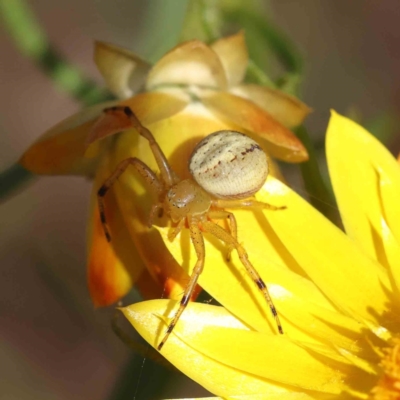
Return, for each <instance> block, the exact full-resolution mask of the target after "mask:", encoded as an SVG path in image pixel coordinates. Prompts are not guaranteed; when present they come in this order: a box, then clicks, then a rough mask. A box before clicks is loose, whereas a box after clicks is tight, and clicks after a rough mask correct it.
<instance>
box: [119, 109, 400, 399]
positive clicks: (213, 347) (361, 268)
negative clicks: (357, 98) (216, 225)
mask: <svg viewBox="0 0 400 400" xmlns="http://www.w3.org/2000/svg"><path fill="white" fill-rule="evenodd" d="M327 158H328V166H329V172H330V176H331V180H332V184H333V187H334V191H335V194H336V198H337V201H338V205H339V209H340V213H341V216H342V220H343V224H344V227H345V230H346V234H345V233H343V232H342V231H341V230H340V229H339V228H337V227H336V226H334V225H332V224H331V223H330V222H329V221H328V220H327V219H326V218H325V217H323V216H322V215H321V214H319V213H318V212H317V211H316V210H315V209H313V208H312V207H311V206H310V205H309V204H308V203H307V202H306V201H305V200H303V199H302V198H301V197H299V196H298V195H297V194H296V193H294V192H293V191H292V190H291V189H289V188H288V187H286V186H285V185H284V184H283V183H281V182H280V181H278V180H276V179H274V178H270V179H268V180H267V182H266V184H265V186H264V187H263V189H262V190H261V191H260V192H259V193H258V194H257V198H258V199H259V200H262V201H266V202H268V203H272V204H277V205H286V206H287V209H286V210H283V211H279V212H274V211H265V212H264V213H257V214H255V213H251V212H249V211H240V212H237V213H236V211H235V215H236V216H237V220H238V226H239V227H241V229H240V230H239V240H242V241H243V242H244V246H245V247H246V249H247V250H248V253H249V256H250V259H251V260H252V261H253V263H254V265H255V267H256V268H257V269H258V271H259V272H260V274H261V276H262V277H263V279H264V280H265V282H266V284H267V285H268V287H269V290H270V292H271V295H272V297H273V300H274V302H275V305H276V307H277V309H278V313H279V314H280V316H281V321H282V326H283V329H284V331H285V334H284V335H283V336H282V335H278V334H276V327H275V326H274V321H273V319H272V317H271V316H270V315H269V312H268V309H266V306H265V304H264V301H263V298H262V296H260V293H259V292H258V290H257V288H255V287H254V286H255V285H253V284H252V282H251V280H250V279H248V277H247V276H246V274H245V272H244V271H242V268H240V264H239V263H238V260H237V259H234V261H233V265H226V263H225V262H224V261H223V253H221V248H220V247H219V246H218V244H217V243H215V242H213V241H210V242H208V243H207V249H206V252H207V257H206V258H207V259H206V265H205V268H204V272H203V274H202V275H201V277H200V280H199V281H200V284H201V286H202V287H204V288H205V290H207V292H208V293H210V295H211V296H213V297H214V298H215V299H216V300H218V302H220V303H221V304H222V305H223V307H217V306H211V305H207V304H199V303H191V304H189V305H188V307H187V309H186V311H185V312H184V313H183V315H182V317H181V319H180V321H179V323H178V324H177V326H176V327H175V329H174V331H173V333H172V335H171V337H170V338H169V340H168V342H167V343H166V344H165V346H164V347H163V349H162V354H163V355H164V356H165V357H166V358H167V359H168V360H169V361H171V362H172V363H173V364H174V365H175V366H176V367H177V368H179V369H180V370H181V371H183V372H184V373H185V374H187V375H188V376H189V377H191V378H192V379H193V380H195V381H197V382H198V383H200V384H201V385H203V386H204V387H205V388H207V389H208V390H209V391H211V392H212V393H214V394H216V395H218V396H221V397H224V398H234V399H271V398H273V399H278V398H279V399H281V398H296V399H299V398H300V399H303V398H304V399H316V398H318V399H319V398H320V399H326V398H341V399H342V398H343V399H347V398H353V397H354V398H364V399H366V398H376V399H398V398H399V397H400V356H399V354H400V339H399V334H400V297H399V289H400V267H399V265H400V261H399V260H400V209H399V204H400V166H399V164H398V162H397V161H396V160H395V159H394V158H393V156H392V155H391V154H390V153H389V152H388V151H387V150H386V149H385V148H384V147H383V146H382V144H380V143H379V142H378V141H377V140H376V139H375V138H374V137H372V136H371V135H370V134H369V133H368V132H367V131H365V130H364V129H363V128H362V127H360V126H359V125H357V124H356V123H354V122H352V121H350V120H348V119H347V118H345V117H342V116H340V115H338V114H336V113H333V115H332V117H331V121H330V123H329V127H328V132H327ZM160 231H161V233H162V235H163V237H164V240H165V243H166V245H167V246H168V248H169V249H170V251H171V253H172V254H173V256H174V257H175V259H176V260H177V261H178V263H182V262H183V261H184V260H186V263H188V264H190V266H188V267H189V270H190V267H191V266H192V265H193V264H194V262H193V260H194V254H193V250H192V249H191V246H190V245H189V242H188V238H187V233H186V232H183V233H182V234H181V237H180V238H177V239H176V240H175V241H174V242H172V243H171V242H169V241H168V240H167V238H166V230H165V229H164V228H160ZM206 238H207V239H210V238H209V237H208V236H207V235H206ZM182 249H183V250H182ZM189 259H190V260H191V261H190V263H189V262H188V261H187V260H189ZM122 311H123V312H124V314H125V316H126V317H127V318H128V319H129V321H130V322H131V323H132V325H133V326H134V327H135V328H136V329H137V331H138V332H139V333H140V334H141V335H142V336H143V337H144V338H145V339H146V340H147V341H148V342H149V343H150V344H151V345H152V346H154V347H157V344H158V342H159V340H160V338H161V336H162V334H163V332H164V330H165V327H166V321H167V317H169V316H171V313H172V311H173V304H172V303H171V302H169V301H167V300H152V301H147V302H142V303H138V304H135V305H131V306H129V307H126V308H124V309H122Z"/></svg>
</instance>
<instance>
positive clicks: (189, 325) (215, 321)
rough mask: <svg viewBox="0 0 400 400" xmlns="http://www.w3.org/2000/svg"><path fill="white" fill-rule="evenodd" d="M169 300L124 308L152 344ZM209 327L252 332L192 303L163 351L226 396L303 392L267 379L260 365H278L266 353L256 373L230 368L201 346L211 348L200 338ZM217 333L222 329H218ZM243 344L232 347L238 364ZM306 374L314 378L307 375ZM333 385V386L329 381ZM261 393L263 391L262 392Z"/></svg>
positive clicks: (161, 327)
mask: <svg viewBox="0 0 400 400" xmlns="http://www.w3.org/2000/svg"><path fill="white" fill-rule="evenodd" d="M173 305H174V303H173V302H168V301H165V300H158V301H147V302H142V303H137V304H133V305H131V306H129V307H125V308H123V309H122V311H123V313H124V315H125V316H126V317H127V318H128V320H129V321H130V322H131V324H132V325H133V326H134V327H135V329H136V330H137V331H138V332H139V334H140V335H142V336H143V338H144V339H145V340H147V341H148V342H149V343H150V344H151V345H152V346H153V347H156V346H157V344H158V341H159V340H160V336H161V335H162V334H163V333H164V331H165V329H166V325H165V323H164V320H163V319H162V318H160V315H164V316H172V312H173V307H172V306H173ZM212 328H213V329H218V328H219V329H221V330H223V331H224V332H225V331H226V329H227V328H231V329H232V330H233V331H234V332H235V333H237V334H238V335H240V334H242V333H246V332H248V333H250V334H253V333H255V332H249V331H247V328H246V327H245V326H244V325H243V324H242V323H241V322H240V321H239V320H237V319H235V318H234V317H233V316H232V315H231V314H229V313H228V312H227V311H226V310H225V309H223V308H222V307H215V306H209V305H205V304H200V303H190V304H189V305H188V306H187V309H186V310H185V312H184V313H183V315H182V317H181V319H180V321H179V323H178V324H177V325H176V327H175V329H174V331H173V333H172V335H171V336H170V337H169V339H168V341H167V343H166V344H165V346H164V347H163V349H162V352H161V353H162V354H163V355H164V357H165V358H166V359H167V360H169V361H170V362H171V363H172V364H174V365H175V366H176V367H177V368H178V369H180V370H181V371H183V372H184V373H185V374H186V375H188V376H189V377H190V378H191V379H193V380H195V381H196V382H198V383H199V384H200V385H202V386H204V387H205V388H206V389H207V390H209V391H211V392H212V393H214V394H216V395H219V396H223V397H224V398H227V397H228V398H239V399H242V398H243V399H246V398H247V397H246V396H249V395H252V396H254V398H256V399H259V398H260V399H261V398H270V396H272V398H285V396H286V395H287V394H289V393H290V392H292V393H297V394H298V395H299V396H300V398H303V397H302V393H304V390H301V389H300V388H296V387H293V386H286V385H279V384H277V383H274V382H273V381H272V380H271V379H265V378H263V377H262V376H261V375H260V374H264V375H266V373H265V371H264V368H265V367H266V368H268V366H267V365H269V366H270V367H269V370H271V369H273V368H280V365H279V364H277V363H276V362H275V360H274V358H272V359H268V358H267V356H265V357H263V358H262V362H263V364H262V368H259V370H257V373H256V374H254V373H249V372H248V371H247V370H245V369H244V368H243V366H239V368H234V367H232V366H230V365H228V364H227V363H225V362H220V361H219V360H218V357H219V356H220V354H219V353H217V354H215V356H214V354H213V355H212V356H211V357H210V356H209V355H207V354H205V352H206V353H207V352H209V349H207V347H206V346H208V344H209V338H210V336H208V337H205V341H204V342H202V337H201V336H202V332H203V333H207V331H209V330H210V329H212ZM217 335H220V334H219V333H217ZM212 337H214V335H212ZM262 337H263V339H266V340H265V342H264V345H265V346H267V345H268V336H266V335H263V336H262ZM221 338H222V336H220V337H219V339H218V340H221ZM253 339H254V338H253V337H251V338H250V340H253ZM193 344H195V345H193ZM247 345H249V344H247ZM211 346H212V343H211ZM232 348H237V349H238V351H237V352H232ZM243 350H244V351H243V352H241V351H240V347H236V346H235V347H231V350H230V351H231V352H232V353H235V354H236V355H237V357H238V359H239V364H240V362H242V361H243V362H244V363H246V361H245V360H244V359H245V358H246V357H247V356H248V355H249V356H251V355H250V354H249V353H246V352H245V351H246V350H247V349H243ZM252 351H257V349H256V348H255V347H253V348H252ZM275 351H276V352H277V353H279V352H280V347H276V348H275ZM224 353H225V352H224ZM282 355H283V354H282ZM286 357H287V358H285V364H287V365H288V364H290V363H288V362H287V361H288V360H291V362H292V361H293V362H295V359H294V358H293V356H291V355H287V356H286ZM304 359H307V360H309V361H310V362H312V361H311V357H304V358H303V359H302V360H301V361H304ZM301 361H300V362H301ZM247 364H248V363H246V367H247ZM258 365H259V364H258ZM328 369H329V367H325V368H324V371H323V372H322V374H323V373H324V372H326V371H328ZM322 374H321V375H322ZM321 375H320V376H321ZM327 375H328V374H327ZM335 375H336V376H339V375H340V372H336V371H332V376H335ZM309 377H310V378H312V377H311V375H309ZM339 385H340V383H339V382H338V383H337V387H339ZM331 387H333V382H332V385H331ZM300 390H301V391H300ZM328 390H329V387H328ZM263 395H264V397H262V396H263ZM258 396H260V397H258ZM308 396H309V395H308V394H307V391H306V392H305V397H304V398H305V399H307V398H309V397H308ZM251 398H253V397H251ZM296 398H297V397H296Z"/></svg>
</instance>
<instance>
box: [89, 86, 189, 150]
mask: <svg viewBox="0 0 400 400" xmlns="http://www.w3.org/2000/svg"><path fill="white" fill-rule="evenodd" d="M187 104H188V100H187V99H186V100H185V98H183V97H176V96H172V95H170V94H166V93H161V92H151V93H141V94H138V95H137V96H134V97H132V98H130V99H126V100H124V101H121V102H119V103H118V105H119V106H129V107H130V108H131V110H132V111H133V112H134V113H135V114H136V116H137V118H138V119H139V121H140V122H141V123H142V124H143V125H148V124H152V123H154V122H157V121H160V120H163V119H165V118H168V117H171V116H172V115H175V114H177V113H178V112H179V111H181V110H182V109H183V108H185V107H186V106H187ZM131 126H132V124H131V122H130V120H129V118H128V117H127V116H126V115H125V114H124V113H119V115H118V118H117V117H116V115H115V114H103V115H102V116H101V118H99V119H98V120H97V121H96V123H95V124H93V126H92V127H91V129H90V133H89V135H88V139H87V142H88V143H92V142H94V141H96V140H99V139H103V138H105V137H107V136H110V135H114V134H116V133H119V132H121V131H124V130H126V129H128V128H129V127H131Z"/></svg>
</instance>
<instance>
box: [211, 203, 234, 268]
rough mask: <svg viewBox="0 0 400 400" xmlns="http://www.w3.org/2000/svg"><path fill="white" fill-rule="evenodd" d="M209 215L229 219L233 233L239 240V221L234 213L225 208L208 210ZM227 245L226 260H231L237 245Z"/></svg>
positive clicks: (212, 217)
mask: <svg viewBox="0 0 400 400" xmlns="http://www.w3.org/2000/svg"><path fill="white" fill-rule="evenodd" d="M208 216H209V217H210V218H211V219H228V221H229V230H230V232H231V235H232V236H233V237H234V239H235V240H236V241H237V222H236V218H235V215H234V214H233V213H231V212H229V211H225V210H212V211H209V212H208ZM227 247H228V248H227V252H226V261H228V262H229V261H231V253H232V251H233V250H234V249H235V246H234V245H233V244H228V245H227Z"/></svg>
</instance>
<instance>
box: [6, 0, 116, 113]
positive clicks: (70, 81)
mask: <svg viewBox="0 0 400 400" xmlns="http://www.w3.org/2000/svg"><path fill="white" fill-rule="evenodd" d="M0 15H1V16H2V18H3V20H4V23H5V27H6V29H7V31H8V33H9V35H10V36H11V37H12V38H13V40H14V43H15V45H16V47H17V48H18V50H19V51H20V52H21V53H22V54H24V55H25V56H26V57H28V58H30V59H31V60H32V61H34V62H35V63H36V65H37V66H39V67H40V68H41V69H42V70H43V71H44V72H45V73H46V74H47V75H49V76H50V77H51V79H52V80H53V81H54V83H55V85H56V86H57V87H58V88H59V89H61V90H62V91H64V92H65V93H67V94H68V95H70V96H71V97H73V98H75V99H76V100H78V101H80V102H81V103H82V104H83V105H84V106H89V105H92V104H96V103H98V102H101V101H106V100H109V99H111V98H112V97H111V95H110V93H109V92H108V91H106V90H105V89H100V88H98V86H97V84H96V83H95V82H94V81H92V80H91V79H89V78H87V77H85V76H84V74H83V73H82V72H81V71H80V70H79V69H78V68H76V67H75V66H73V65H71V64H70V63H68V61H66V60H65V59H64V58H63V57H62V56H61V55H60V54H59V52H58V51H57V50H56V49H55V48H54V47H53V46H52V45H51V44H50V43H49V41H48V39H47V37H46V34H45V33H44V31H43V30H42V28H41V27H40V25H39V23H38V22H37V20H36V18H35V16H34V14H33V12H32V11H31V9H30V7H29V6H28V4H27V3H25V1H24V0H12V1H10V0H0Z"/></svg>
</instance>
